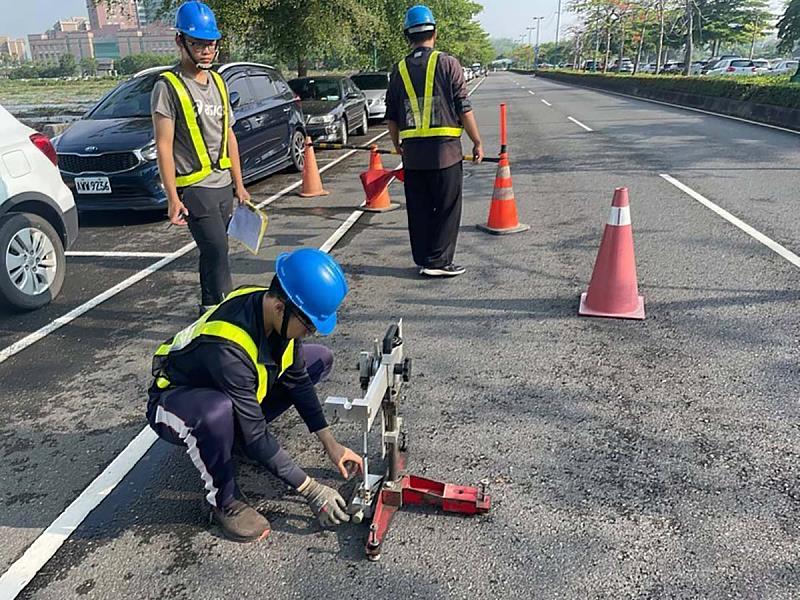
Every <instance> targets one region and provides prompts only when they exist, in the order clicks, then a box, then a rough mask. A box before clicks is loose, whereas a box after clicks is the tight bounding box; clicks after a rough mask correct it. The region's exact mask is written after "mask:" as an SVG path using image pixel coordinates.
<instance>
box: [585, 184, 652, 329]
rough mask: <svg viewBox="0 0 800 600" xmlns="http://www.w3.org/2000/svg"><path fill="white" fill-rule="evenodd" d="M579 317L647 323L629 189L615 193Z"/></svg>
mask: <svg viewBox="0 0 800 600" xmlns="http://www.w3.org/2000/svg"><path fill="white" fill-rule="evenodd" d="M578 314H579V315H583V316H586V317H612V318H616V319H644V298H643V297H642V296H640V295H639V285H638V283H637V281H636V259H635V258H634V254H633V228H632V227H631V209H630V206H629V204H628V188H617V189H616V190H614V200H613V202H612V203H611V215H610V216H609V218H608V223H607V224H606V228H605V231H604V232H603V239H602V240H601V241H600V251H599V252H598V253H597V260H596V261H595V263H594V271H592V280H591V281H590V282H589V291H588V292H585V293H583V294H581V305H580V308H579V309H578Z"/></svg>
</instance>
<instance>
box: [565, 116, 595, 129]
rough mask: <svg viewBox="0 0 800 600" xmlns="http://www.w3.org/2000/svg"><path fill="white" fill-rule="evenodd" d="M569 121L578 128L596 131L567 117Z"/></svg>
mask: <svg viewBox="0 0 800 600" xmlns="http://www.w3.org/2000/svg"><path fill="white" fill-rule="evenodd" d="M567 119H569V120H570V121H572V122H573V123H575V125H577V126H578V127H583V128H584V129H585V130H586V131H594V129H592V128H591V127H587V126H586V125H584V124H583V123H581V122H580V121H578V119H573V118H572V117H567Z"/></svg>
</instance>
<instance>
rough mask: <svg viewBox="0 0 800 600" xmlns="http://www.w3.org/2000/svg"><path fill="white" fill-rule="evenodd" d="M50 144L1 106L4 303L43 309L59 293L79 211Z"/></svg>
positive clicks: (0, 288) (0, 273)
mask: <svg viewBox="0 0 800 600" xmlns="http://www.w3.org/2000/svg"><path fill="white" fill-rule="evenodd" d="M57 163H58V158H57V156H56V151H55V148H53V145H52V144H51V143H50V140H49V139H47V137H46V136H44V135H42V134H41V133H37V132H36V131H34V130H33V129H31V128H30V127H27V126H26V125H23V124H22V123H20V122H19V121H17V120H16V119H15V118H14V117H13V116H12V115H11V113H9V112H8V111H7V110H6V109H5V108H3V107H2V106H0V301H2V303H3V304H6V305H10V306H12V307H14V308H17V309H22V310H32V309H35V308H40V307H42V306H44V305H46V304H48V303H49V302H50V301H51V300H53V299H54V298H55V297H56V296H58V293H59V292H60V291H61V286H62V285H63V283H64V276H65V273H66V270H67V261H66V257H65V254H64V251H65V249H67V248H69V247H70V246H71V245H72V244H73V243H74V242H75V239H76V238H77V237H78V211H77V210H76V208H75V201H74V199H73V197H72V192H70V190H69V188H68V187H67V186H66V185H65V184H64V182H63V181H62V180H61V175H60V174H59V172H58V167H57V166H56V165H57Z"/></svg>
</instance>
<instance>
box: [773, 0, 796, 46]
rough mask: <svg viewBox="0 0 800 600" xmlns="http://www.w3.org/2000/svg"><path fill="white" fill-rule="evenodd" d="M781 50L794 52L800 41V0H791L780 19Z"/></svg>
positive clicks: (779, 37)
mask: <svg viewBox="0 0 800 600" xmlns="http://www.w3.org/2000/svg"><path fill="white" fill-rule="evenodd" d="M778 39H779V40H780V43H779V44H778V51H779V52H787V53H789V52H792V51H793V50H794V47H795V46H796V45H797V43H798V42H800V0H789V3H788V4H787V5H786V11H785V12H784V13H783V16H782V17H781V18H780V20H779V21H778Z"/></svg>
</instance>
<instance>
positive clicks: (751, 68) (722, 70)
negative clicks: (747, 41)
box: [707, 58, 758, 76]
mask: <svg viewBox="0 0 800 600" xmlns="http://www.w3.org/2000/svg"><path fill="white" fill-rule="evenodd" d="M757 73H758V70H757V68H756V65H755V63H754V62H753V61H752V60H750V59H749V58H728V59H726V60H721V61H719V62H718V63H717V64H716V65H714V68H713V69H710V70H709V71H708V73H707V75H734V76H749V75H756V74H757Z"/></svg>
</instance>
